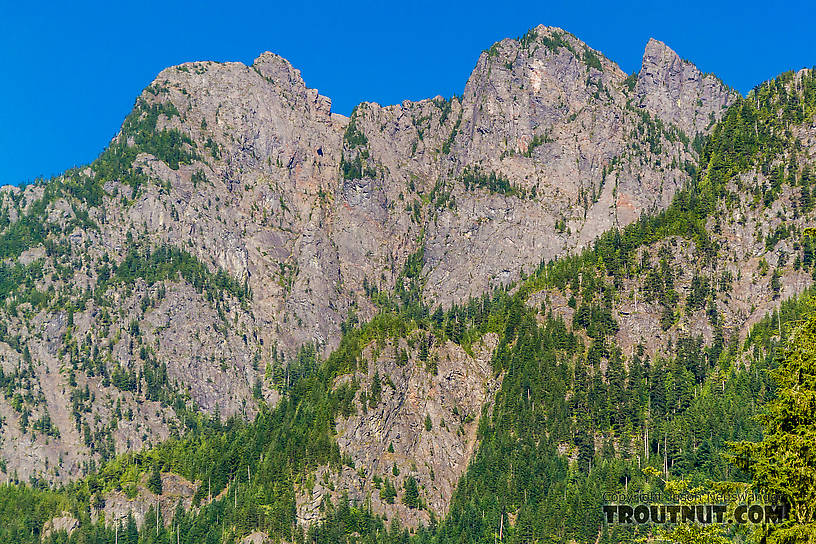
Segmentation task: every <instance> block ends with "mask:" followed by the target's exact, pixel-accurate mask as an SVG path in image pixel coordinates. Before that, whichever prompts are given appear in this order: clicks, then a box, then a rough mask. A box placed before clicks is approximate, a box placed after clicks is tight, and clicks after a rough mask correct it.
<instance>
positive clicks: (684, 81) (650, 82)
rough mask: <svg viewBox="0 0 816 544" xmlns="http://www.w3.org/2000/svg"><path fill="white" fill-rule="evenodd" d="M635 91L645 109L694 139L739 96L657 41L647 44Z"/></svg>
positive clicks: (717, 79) (652, 40) (718, 80)
mask: <svg viewBox="0 0 816 544" xmlns="http://www.w3.org/2000/svg"><path fill="white" fill-rule="evenodd" d="M635 92H636V94H637V97H638V101H639V106H640V107H641V108H645V109H646V110H647V111H649V113H651V114H653V115H656V116H657V117H660V118H661V119H663V120H664V121H668V122H670V123H673V124H675V125H676V126H677V127H679V128H680V129H682V130H683V131H684V132H685V133H686V134H687V135H688V136H690V137H694V135H696V134H697V133H704V132H705V131H706V130H707V129H708V128H709V127H710V126H711V125H713V124H714V122H715V121H716V120H717V119H719V118H720V116H721V115H722V112H723V111H725V108H727V107H728V106H729V105H730V104H731V103H732V102H733V101H734V100H736V98H737V97H738V96H739V95H738V93H737V92H736V91H734V90H733V89H730V88H729V87H728V86H726V85H725V84H724V83H723V82H722V81H720V79H719V78H717V77H716V76H714V75H712V74H703V72H701V71H700V69H699V68H697V67H696V66H695V65H694V64H692V63H691V62H689V61H686V60H683V59H681V58H680V56H679V55H678V54H677V53H675V52H674V51H673V50H672V49H671V48H669V47H668V46H667V45H666V44H665V43H663V42H661V41H658V40H656V39H654V38H651V39H650V40H649V43H648V44H646V50H645V51H644V53H643V62H642V66H641V69H640V73H639V74H638V76H637V82H636V85H635Z"/></svg>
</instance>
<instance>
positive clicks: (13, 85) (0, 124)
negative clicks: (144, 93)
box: [0, 0, 816, 185]
mask: <svg viewBox="0 0 816 544" xmlns="http://www.w3.org/2000/svg"><path fill="white" fill-rule="evenodd" d="M654 4H655V3H654V2H609V1H597V2H578V1H572V2H558V1H549V2H547V1H536V2H514V1H511V0H499V1H492V2H481V1H476V0H474V1H470V2H443V1H439V0H437V1H434V2H426V1H424V0H421V1H403V2H388V3H386V2H383V3H366V2H351V1H342V0H340V1H338V0H333V1H320V2H303V1H298V0H293V1H289V2H286V3H283V4H278V3H276V2H244V1H240V0H232V1H229V2H223V1H222V2H210V1H208V0H202V1H200V2H189V3H184V4H182V3H177V2H174V1H171V0H164V1H161V2H155V1H152V0H145V1H140V2H116V1H114V2H111V1H110V0H108V1H104V2H102V1H98V2H37V3H32V2H17V1H14V0H0V61H2V64H1V65H0V70H2V72H1V73H2V74H3V79H2V84H0V185H2V184H5V183H20V182H24V181H26V180H30V179H33V178H35V177H36V176H40V175H43V176H51V175H54V174H56V173H59V172H60V171H62V170H64V169H66V168H69V167H71V166H74V165H78V164H85V163H88V162H90V161H92V160H93V159H94V158H95V157H96V156H97V155H98V154H99V152H100V151H101V150H102V149H103V148H104V147H105V145H107V142H108V141H109V140H110V138H112V137H113V136H114V135H115V134H116V132H117V131H118V129H119V126H120V124H121V122H122V120H123V119H124V117H125V115H127V113H128V111H129V110H130V108H131V106H132V105H133V102H134V100H135V98H136V96H137V95H138V94H139V92H140V91H141V89H142V88H144V87H145V86H146V85H148V84H149V83H150V82H151V81H152V79H153V77H154V76H155V75H156V74H157V73H158V72H159V71H160V70H161V69H163V68H164V67H166V66H171V65H174V64H178V63H181V62H186V61H193V60H217V61H227V60H237V61H242V62H245V63H250V62H251V61H252V59H254V58H255V57H256V56H257V55H258V53H260V52H262V51H265V50H270V51H274V52H276V53H278V54H280V55H282V56H284V57H286V58H288V59H289V60H290V61H291V62H292V63H293V64H294V65H295V67H297V68H299V69H301V71H302V73H303V76H304V79H305V80H306V84H307V85H309V86H310V87H315V88H318V89H319V90H320V92H321V93H322V94H324V95H327V96H329V97H330V98H332V100H333V109H334V111H337V112H339V113H346V114H347V113H349V112H350V111H351V108H352V107H353V106H354V105H355V104H357V103H358V102H360V101H363V100H372V101H376V102H379V103H381V104H392V103H397V102H400V101H401V100H403V99H406V98H409V99H420V98H425V97H430V96H435V95H438V94H439V95H443V96H450V95H452V94H454V93H461V92H462V89H463V88H464V84H465V81H466V79H467V77H468V75H469V74H470V72H471V70H472V68H473V66H474V64H475V62H476V59H477V58H478V55H479V52H480V51H482V50H483V49H486V48H487V47H489V46H490V45H491V44H492V43H493V42H495V41H497V40H500V39H502V38H505V37H517V36H520V35H522V34H524V32H525V31H526V30H528V29H529V28H531V27H533V26H536V25H538V24H546V25H553V26H560V27H562V28H564V29H566V30H569V31H570V32H572V33H573V34H575V35H576V36H578V37H579V38H581V39H582V40H584V41H585V42H587V43H588V44H589V45H591V46H592V47H594V48H595V49H599V50H601V51H603V52H604V53H605V54H606V55H607V56H608V57H609V58H611V59H612V60H614V61H616V62H617V63H618V64H619V65H620V66H621V67H622V68H623V69H624V70H626V71H627V72H634V71H636V70H638V69H639V67H640V59H641V55H642V53H643V47H644V46H645V44H646V41H647V40H648V39H649V37H655V38H657V39H659V40H662V41H664V42H666V43H667V44H668V45H669V46H670V47H672V48H673V49H674V50H675V51H677V52H678V53H679V54H680V56H681V57H683V58H687V59H689V60H691V61H693V62H695V63H696V64H697V65H698V66H699V67H700V68H701V69H702V70H704V71H708V72H714V73H716V74H717V75H719V76H720V77H721V78H722V79H723V80H724V81H725V82H726V83H728V84H729V85H731V86H732V87H735V88H736V89H738V90H739V91H741V92H742V93H743V94H744V93H746V92H747V91H748V90H750V89H751V88H752V87H754V86H755V85H756V84H758V83H760V82H762V81H764V80H766V79H769V78H771V77H773V76H775V75H776V74H777V73H779V72H782V71H785V70H789V69H798V68H801V67H811V66H813V65H816V39H814V36H813V29H814V28H815V27H816V7H814V6H813V5H812V2H805V1H800V0H793V1H789V2H786V3H779V7H776V6H773V5H772V4H774V3H773V2H768V1H764V2H763V1H755V0H744V1H742V2H717V1H713V0H708V1H704V2H688V3H687V5H685V6H680V4H681V2H669V1H664V2H658V4H660V5H654Z"/></svg>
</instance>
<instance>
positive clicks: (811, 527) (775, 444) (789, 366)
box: [732, 315, 816, 544]
mask: <svg viewBox="0 0 816 544" xmlns="http://www.w3.org/2000/svg"><path fill="white" fill-rule="evenodd" d="M773 377H774V378H775V380H776V381H777V384H778V390H777V391H778V395H777V397H776V399H774V400H772V401H770V402H769V403H768V405H767V406H766V411H765V413H764V414H763V415H762V418H761V421H762V423H763V426H764V431H765V432H764V436H765V437H764V438H763V440H762V441H761V442H741V443H738V444H733V445H732V448H733V450H734V456H733V458H732V461H733V462H734V463H735V464H736V465H737V466H738V467H739V468H741V469H742V470H744V471H746V472H747V473H748V474H750V475H751V476H752V477H753V486H754V489H755V491H757V492H759V493H761V494H764V495H768V496H772V495H775V496H779V497H781V498H782V499H783V500H784V501H785V502H786V503H787V504H788V505H790V507H791V509H792V512H793V513H794V515H793V516H791V517H790V518H789V519H788V520H786V521H785V522H784V523H779V524H772V525H768V526H759V527H758V528H757V531H758V533H759V535H758V536H759V537H760V539H762V541H763V542H767V543H768V544H774V543H779V544H781V543H788V542H814V541H816V520H814V515H816V457H814V456H813V453H812V452H813V445H814V444H816V412H815V411H814V409H813V407H814V404H816V315H814V316H811V317H810V318H809V319H808V320H807V321H806V322H804V323H803V324H802V325H800V326H799V327H798V328H797V329H796V330H795V331H794V332H793V334H792V335H791V342H790V344H789V346H788V349H787V350H786V353H785V355H784V358H783V359H782V361H781V364H780V366H779V367H778V368H777V369H776V370H775V371H773ZM766 539H767V540H766Z"/></svg>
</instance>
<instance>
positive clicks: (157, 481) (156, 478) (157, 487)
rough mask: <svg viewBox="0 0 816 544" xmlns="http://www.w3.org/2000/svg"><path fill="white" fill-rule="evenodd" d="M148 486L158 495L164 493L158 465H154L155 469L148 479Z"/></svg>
mask: <svg viewBox="0 0 816 544" xmlns="http://www.w3.org/2000/svg"><path fill="white" fill-rule="evenodd" d="M147 488H148V489H149V490H150V491H152V492H153V493H155V494H156V495H161V493H162V480H161V472H159V466H158V465H153V471H152V472H151V473H150V477H149V478H148V479H147Z"/></svg>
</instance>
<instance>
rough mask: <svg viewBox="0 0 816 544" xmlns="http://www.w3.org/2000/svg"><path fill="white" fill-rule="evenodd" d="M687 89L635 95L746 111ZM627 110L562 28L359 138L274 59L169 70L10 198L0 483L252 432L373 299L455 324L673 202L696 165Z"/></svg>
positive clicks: (596, 62)
mask: <svg viewBox="0 0 816 544" xmlns="http://www.w3.org/2000/svg"><path fill="white" fill-rule="evenodd" d="M684 66H685V65H684ZM688 70H689V71H688V73H686V76H685V79H683V80H682V81H679V82H678V81H677V80H675V79H671V78H669V79H667V80H659V81H657V80H656V82H652V83H650V84H649V86H647V87H646V88H645V90H644V91H643V92H644V93H645V96H646V97H649V96H652V95H655V96H662V95H661V93H662V94H666V93H670V92H674V91H675V90H677V89H680V92H681V93H682V94H683V96H701V97H702V98H704V99H705V100H703V101H702V105H701V106H699V111H698V110H697V109H695V110H694V111H695V112H696V113H695V114H694V115H695V116H696V117H700V116H702V117H704V118H706V119H709V118H712V117H713V118H715V119H716V118H718V117H719V116H720V115H721V113H722V107H723V105H725V104H727V103H728V102H729V101H730V100H733V98H734V97H733V95H732V94H730V93H729V91H727V89H725V88H724V87H721V88H716V89H712V88H711V85H710V84H709V83H706V84H705V85H704V87H705V89H707V90H705V89H704V90H705V93H708V94H705V93H704V92H703V91H701V90H700V88H701V87H700V85H701V84H700V82H699V80H700V78H702V77H703V76H702V75H701V74H699V72H694V71H690V70H691V69H690V68H689V69H688ZM649 73H652V72H649ZM638 80H639V79H638ZM706 81H707V80H706ZM635 87H637V82H636V85H635ZM667 89H668V90H667ZM709 95H710V96H711V97H716V99H715V98H711V99H709ZM635 99H636V97H635V95H634V94H633V91H632V85H631V78H627V77H626V76H625V74H623V73H622V72H621V70H620V69H619V68H618V67H617V66H616V65H615V64H614V63H612V62H611V61H609V60H608V59H606V58H604V57H603V55H601V54H600V53H598V52H596V51H594V50H592V49H590V48H589V47H588V46H586V45H585V44H583V43H582V42H580V41H579V40H577V39H576V38H575V37H573V36H572V35H570V34H568V33H566V32H563V31H561V30H559V29H555V28H550V27H537V28H536V29H534V30H532V31H531V32H530V33H528V34H527V35H525V36H524V37H523V38H521V39H519V40H504V41H502V42H499V43H498V44H495V45H494V46H493V47H491V48H490V49H489V50H488V51H485V52H484V53H483V54H482V55H481V57H480V59H479V61H478V63H477V66H476V68H475V69H474V72H473V74H472V75H471V77H470V79H469V81H468V82H467V85H466V87H465V92H464V94H463V96H462V97H461V98H459V97H454V98H452V99H450V100H443V99H439V98H437V99H432V100H424V101H420V102H417V103H412V102H405V103H403V104H400V105H397V106H387V107H381V106H379V105H377V104H369V103H365V104H361V105H360V106H359V107H358V108H357V109H356V110H355V112H354V113H353V114H352V116H351V117H350V118H348V119H347V118H345V117H343V116H339V115H336V114H332V113H331V111H330V101H329V99H327V98H325V97H323V96H321V95H319V94H318V92H317V91H315V90H313V89H308V88H307V87H306V85H305V83H304V82H303V80H302V78H301V77H300V74H299V72H298V71H297V70H295V69H294V68H293V67H292V66H291V65H290V64H289V63H288V62H286V61H285V60H284V59H282V58H280V57H278V56H276V55H273V54H269V53H266V54H263V55H261V56H260V57H259V58H258V59H256V61H255V62H254V63H253V65H252V66H244V65H242V64H239V63H225V64H218V63H212V62H200V63H189V64H185V65H181V66H177V67H173V68H169V69H167V70H164V71H163V72H162V73H161V74H159V76H158V77H157V78H156V80H155V81H154V82H153V83H152V84H151V85H150V86H149V87H148V88H147V89H145V91H144V92H143V93H142V94H141V95H140V97H139V98H138V99H137V102H136V106H135V108H134V110H133V112H132V113H131V114H130V115H129V116H128V118H127V119H126V121H125V123H124V124H123V127H122V131H121V133H120V134H119V135H118V136H117V137H116V138H115V139H114V140H113V141H112V142H111V145H110V146H109V148H108V149H107V150H106V151H105V152H104V153H103V154H102V155H101V156H100V158H99V159H98V160H97V161H96V162H95V163H94V164H92V165H91V166H89V167H87V168H82V169H78V170H75V171H71V172H68V173H66V174H65V175H64V176H61V177H59V178H57V179H55V180H52V181H49V182H42V183H38V184H34V185H31V186H28V187H26V188H24V189H16V188H5V189H4V190H3V193H2V204H1V205H0V210H2V212H1V213H2V217H3V221H2V223H3V225H5V227H4V231H3V246H2V247H3V253H2V255H3V258H4V268H3V271H4V277H5V278H7V281H6V282H5V283H4V289H5V290H4V296H5V298H6V304H5V308H4V309H3V312H2V320H3V323H4V330H5V331H6V332H4V335H3V340H4V343H3V344H2V348H3V350H4V351H3V352H4V353H5V355H4V357H3V363H2V364H3V369H4V378H3V380H4V384H6V391H7V394H6V395H5V396H4V399H3V400H0V412H2V413H3V416H4V418H5V421H6V423H5V425H4V426H3V440H2V444H0V451H2V455H3V458H4V459H5V463H4V465H3V466H2V467H0V469H2V471H3V474H4V475H6V476H16V477H19V478H21V479H28V478H29V477H30V476H34V475H37V476H42V477H43V478H45V479H47V480H64V479H66V478H68V477H69V476H71V475H76V474H77V473H79V474H81V473H83V472H85V471H87V470H90V469H92V467H93V466H95V464H96V463H97V462H99V461H104V460H107V459H110V458H111V457H112V456H113V455H114V453H117V452H122V451H124V450H127V449H131V448H140V447H142V446H144V445H145V444H148V443H155V442H156V441H157V440H162V439H164V438H166V437H167V436H170V435H171V434H176V433H181V432H183V431H184V430H185V429H187V428H191V427H195V426H196V425H198V423H197V419H198V417H199V416H198V414H199V413H200V412H201V411H204V412H205V413H207V414H218V415H219V416H231V415H234V414H246V415H248V416H252V414H253V413H254V412H255V409H256V408H255V401H254V398H264V399H266V400H268V401H270V402H272V403H274V402H276V400H277V398H278V396H279V394H280V390H281V386H282V385H283V386H286V385H287V384H288V383H290V382H293V381H295V380H296V379H297V378H298V376H297V373H298V372H299V370H298V368H297V364H298V363H297V361H298V359H297V357H296V355H297V353H298V351H299V350H300V349H301V348H302V347H303V346H306V345H314V346H316V349H317V351H318V352H319V353H321V354H324V355H325V354H327V353H329V352H330V351H331V350H332V349H333V348H334V347H336V346H337V345H338V342H339V339H340V335H341V332H342V330H343V328H344V327H345V325H344V323H348V324H350V325H353V324H354V323H355V322H356V320H357V319H364V320H365V319H368V318H370V317H371V316H373V315H374V314H375V312H376V311H377V307H378V304H380V299H379V296H378V293H382V292H390V291H392V290H396V292H397V293H398V295H399V296H400V297H401V298H402V299H403V301H406V300H409V299H416V298H417V297H419V296H420V293H421V294H422V295H421V296H422V297H424V300H426V301H428V305H430V304H431V301H433V302H434V303H439V304H441V305H442V306H443V307H445V308H447V307H449V306H450V305H451V304H452V303H453V302H456V301H461V300H464V299H465V298H466V297H468V296H471V295H479V294H481V293H482V292H484V291H485V290H487V289H489V288H491V287H492V286H496V285H502V284H506V283H507V282H509V281H512V280H514V279H517V278H518V277H519V274H520V272H521V271H522V270H527V271H529V270H531V269H532V268H534V267H535V266H537V264H538V263H539V262H540V261H541V259H542V258H543V259H549V258H553V257H556V256H558V255H562V254H564V253H565V252H567V251H569V250H571V249H575V248H579V247H582V246H584V245H586V244H587V243H588V242H589V241H591V240H592V239H593V238H595V237H596V236H597V235H598V234H600V233H601V232H603V231H604V230H606V229H607V228H610V227H612V226H616V225H619V226H622V225H626V224H628V223H631V222H632V221H634V220H635V219H636V218H637V217H639V216H640V214H641V213H642V212H643V211H644V210H649V209H660V208H662V207H664V206H666V205H667V204H668V202H669V201H670V200H671V197H672V195H673V194H674V193H675V192H676V191H677V189H678V188H679V187H680V186H681V185H682V184H683V183H684V182H686V181H687V180H688V179H689V173H692V172H693V171H694V169H695V165H696V162H697V154H698V151H697V150H695V149H694V148H693V146H692V145H691V140H690V137H689V136H688V135H686V134H684V133H683V131H682V130H680V129H679V128H677V127H676V126H674V125H672V124H670V123H671V122H673V120H674V119H675V118H676V117H677V112H675V111H674V110H673V109H672V110H671V111H667V112H665V114H664V113H663V112H660V111H659V108H656V109H655V108H652V109H651V110H650V111H651V113H649V114H646V113H644V112H642V111H638V108H637V107H635V106H633V105H632V104H633V101H634V100H635ZM655 101H656V102H659V100H657V99H655ZM695 104H698V103H695ZM688 111H689V110H688V109H685V110H683V114H685V113H688ZM696 117H695V118H696ZM689 126H690V125H689ZM417 255H418V256H419V259H420V260H419V261H418V262H414V261H411V258H412V256H417ZM411 263H413V264H412V266H411V267H413V268H414V269H416V268H417V267H418V270H413V271H412V272H411V274H413V276H412V277H413V278H414V279H415V280H417V281H413V283H411V281H409V280H410V278H409V277H408V276H407V275H406V270H408V268H411V267H409V266H408V265H409V264H411ZM463 280H464V281H463ZM409 284H410V285H411V288H410V289H409V288H408V286H409ZM29 422H36V425H30V424H29ZM465 462H466V456H465V457H462V458H461V459H460V460H459V461H457V464H456V466H455V467H452V470H453V472H452V474H456V473H457V471H460V470H461V468H462V466H463V465H462V463H465Z"/></svg>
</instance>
